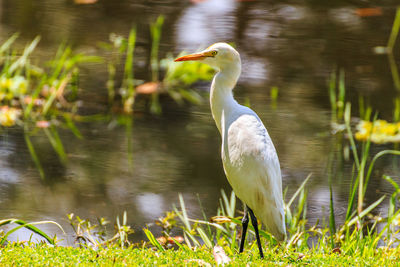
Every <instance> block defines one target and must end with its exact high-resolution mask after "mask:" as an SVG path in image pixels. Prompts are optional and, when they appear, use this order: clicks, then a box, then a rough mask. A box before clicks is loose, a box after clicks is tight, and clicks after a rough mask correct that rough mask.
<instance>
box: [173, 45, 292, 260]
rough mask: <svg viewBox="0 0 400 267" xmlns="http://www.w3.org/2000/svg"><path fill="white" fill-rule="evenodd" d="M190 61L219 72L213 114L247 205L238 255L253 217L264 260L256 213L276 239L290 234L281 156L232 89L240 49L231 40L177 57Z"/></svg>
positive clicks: (230, 174) (231, 177)
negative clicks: (231, 43)
mask: <svg viewBox="0 0 400 267" xmlns="http://www.w3.org/2000/svg"><path fill="white" fill-rule="evenodd" d="M188 60H200V61H202V62H204V63H206V64H208V65H210V66H211V67H213V68H215V69H216V70H217V73H216V74H215V76H214V79H213V81H212V83H211V91H210V106H211V113H212V116H213V118H214V120H215V124H216V125H217V128H218V130H219V132H220V134H221V138H222V146H221V157H222V162H223V167H224V171H225V175H226V177H227V179H228V181H229V183H230V185H231V186H232V188H233V191H234V192H235V194H236V195H237V196H238V198H239V199H241V200H242V201H243V202H244V204H245V207H244V216H243V219H242V237H241V241H240V248H239V253H240V252H243V246H244V241H245V238H246V231H247V226H248V222H249V215H250V218H251V222H252V224H253V227H254V231H255V234H256V239H257V245H258V249H259V252H260V256H261V258H262V257H263V252H262V247H261V241H260V236H259V232H258V225H257V218H256V216H257V217H258V218H260V220H261V222H262V223H264V224H265V226H266V229H267V231H268V232H269V233H271V234H272V235H273V236H274V237H275V238H276V239H277V240H278V241H282V240H284V239H285V234H286V230H285V228H286V227H285V215H284V208H283V207H284V206H283V198H282V177H281V169H280V165H279V159H278V155H277V153H276V150H275V147H274V145H273V143H272V140H271V138H270V136H269V134H268V131H267V129H266V128H265V126H264V124H263V123H262V121H261V120H260V118H259V117H258V116H257V114H256V113H255V112H254V111H253V110H251V109H250V108H248V107H245V106H242V105H240V104H239V103H237V102H236V100H235V99H234V98H233V93H232V90H233V88H234V87H235V85H236V83H237V81H238V79H239V76H240V72H241V61H240V55H239V53H238V52H237V51H236V50H235V49H234V48H233V47H232V46H230V45H229V44H226V43H216V44H213V45H211V46H210V47H208V48H207V49H205V50H204V51H202V52H199V53H195V54H190V55H186V56H182V57H179V58H177V59H175V61H188Z"/></svg>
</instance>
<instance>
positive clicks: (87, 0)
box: [74, 0, 97, 5]
mask: <svg viewBox="0 0 400 267" xmlns="http://www.w3.org/2000/svg"><path fill="white" fill-rule="evenodd" d="M74 2H75V4H78V5H90V4H94V3H97V0H74Z"/></svg>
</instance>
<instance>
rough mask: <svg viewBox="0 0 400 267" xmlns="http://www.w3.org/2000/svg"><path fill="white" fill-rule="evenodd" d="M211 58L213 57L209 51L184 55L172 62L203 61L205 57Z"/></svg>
mask: <svg viewBox="0 0 400 267" xmlns="http://www.w3.org/2000/svg"><path fill="white" fill-rule="evenodd" d="M213 56H214V55H213V54H212V52H211V51H207V52H200V53H196V54H190V55H186V56H183V57H178V58H177V59H175V60H174V61H175V62H177V61H188V60H202V59H205V58H206V57H213Z"/></svg>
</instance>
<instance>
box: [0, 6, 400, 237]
mask: <svg viewBox="0 0 400 267" xmlns="http://www.w3.org/2000/svg"><path fill="white" fill-rule="evenodd" d="M329 3H330V2H323V3H322V2H320V1H280V2H279V3H276V2H275V1H236V0H220V1H218V0H208V1H202V2H201V3H197V4H195V3H191V2H190V1H133V0H130V1H128V0H126V1H122V0H121V1H113V0H108V1H107V0H105V1H99V3H96V4H94V5H86V6H83V5H75V4H74V3H73V2H72V1H67V0H47V1H44V0H43V1H29V0H18V1H16V0H12V1H11V0H0V23H1V24H0V38H1V39H2V40H5V39H6V38H7V37H9V36H10V35H11V34H12V33H14V32H20V35H21V37H20V39H19V45H21V46H22V45H24V44H25V43H26V42H28V41H30V40H31V39H32V38H34V37H35V36H36V35H41V37H42V40H41V43H40V45H39V47H38V50H37V51H36V54H35V55H36V59H37V60H43V59H46V58H49V57H51V56H52V55H53V54H54V53H55V50H56V48H57V47H58V45H59V44H60V43H61V42H63V41H66V42H68V43H69V44H71V45H72V46H73V47H74V48H75V49H76V50H77V51H82V52H85V53H88V54H96V53H100V52H99V50H98V43H99V42H101V41H107V40H108V36H109V34H110V33H112V32H114V33H118V34H123V35H125V36H126V35H127V34H128V32H129V30H130V28H131V27H132V26H133V25H136V26H137V29H138V37H137V38H138V41H137V48H136V51H135V59H136V66H135V68H136V76H137V78H139V79H144V80H146V79H149V77H150V72H149V71H148V63H147V62H148V57H149V54H150V35H149V30H148V25H149V23H150V22H152V21H154V20H155V19H156V18H157V16H158V15H159V14H164V15H165V18H166V20H165V24H164V26H163V34H162V39H161V47H160V54H161V57H164V56H165V55H166V54H167V53H169V52H172V53H174V55H176V54H177V53H178V52H180V51H182V50H185V51H195V50H197V49H198V48H199V47H207V46H208V45H210V44H212V43H214V42H218V41H226V42H234V43H235V44H236V46H237V49H238V51H239V52H240V53H241V57H242V62H243V73H242V76H241V78H240V80H239V84H238V86H237V88H236V89H235V95H236V98H237V99H238V101H239V102H240V103H244V102H248V101H249V102H250V104H251V107H252V108H253V109H254V110H255V111H256V112H257V113H258V114H259V116H260V117H261V119H262V120H263V121H264V123H265V125H266V127H267V129H268V131H269V133H270V135H271V137H272V139H273V141H274V144H275V146H276V149H277V151H278V155H279V158H280V161H281V167H282V172H283V185H284V187H288V192H287V198H288V197H290V196H291V195H292V194H293V192H294V191H295V190H296V188H297V187H298V186H299V185H300V184H301V182H302V181H303V180H304V179H305V177H306V176H307V175H308V174H309V173H311V172H312V173H313V175H312V179H311V180H310V182H309V185H308V189H309V198H308V218H309V221H310V223H314V222H316V220H317V219H320V220H323V217H324V216H326V215H327V214H328V210H329V187H328V179H329V176H330V175H332V176H333V181H334V187H333V190H334V201H335V206H336V210H335V212H336V214H337V216H338V218H339V220H340V219H343V216H344V212H345V209H346V206H345V204H346V199H347V196H348V190H349V184H350V177H351V176H350V172H351V168H352V165H351V163H350V162H346V161H344V162H343V161H341V160H339V159H340V155H341V154H342V152H341V149H339V148H340V147H341V145H340V142H341V139H340V137H338V136H332V135H331V134H330V117H331V115H330V106H329V97H328V86H327V81H328V79H329V75H330V73H331V72H332V70H334V69H335V68H337V69H338V68H343V69H344V70H345V73H346V88H347V92H346V93H347V97H348V99H349V100H351V101H352V102H353V103H357V99H358V96H360V95H361V96H365V97H366V99H367V101H368V102H369V103H370V104H371V105H372V106H373V108H374V109H377V110H379V112H380V117H381V118H383V119H387V120H391V119H392V117H391V114H392V110H393V99H394V98H395V97H396V96H397V95H398V92H397V91H396V89H395V86H394V84H393V79H392V75H391V71H390V68H389V62H388V59H387V57H386V56H385V55H376V54H374V53H373V48H374V47H375V46H382V45H386V43H387V40H388V37H389V35H390V31H391V26H392V22H393V19H394V14H395V1H384V4H383V3H382V2H379V3H378V4H379V5H381V7H382V10H383V15H382V16H377V17H360V16H358V15H356V13H355V10H356V8H360V7H370V6H374V2H373V1H371V2H368V1H367V2H366V1H353V2H348V1H335V3H334V4H329ZM382 5H384V6H382ZM397 51H398V49H395V52H394V53H395V55H396V54H397V55H400V54H399V53H396V52H397ZM397 55H396V59H397V63H399V62H398V61H399V56H397ZM106 71H107V69H106V65H105V64H104V63H103V64H100V63H99V64H91V65H90V66H87V67H86V68H84V69H83V70H82V78H81V87H82V88H83V89H82V92H81V96H82V98H83V100H84V101H83V105H82V109H81V112H82V113H84V114H95V113H101V112H105V110H106V105H105V103H106V94H107V91H106V88H105V82H106V80H105V79H106V77H107V75H106V74H107V73H106ZM208 86H209V84H208V83H204V84H200V85H199V86H197V87H196V88H198V91H199V92H200V93H201V94H202V95H204V99H205V101H204V103H203V104H202V105H199V106H191V105H187V106H183V107H179V106H177V105H175V104H173V103H172V102H170V101H164V102H163V114H162V115H161V116H153V115H151V114H149V113H148V112H143V111H140V112H137V114H136V115H135V116H134V120H132V124H131V126H129V124H128V126H124V125H120V124H117V123H114V122H111V123H110V122H109V121H107V122H92V123H84V124H80V125H79V129H80V130H81V131H82V134H83V136H84V138H83V139H82V140H80V139H78V138H76V137H74V136H73V135H72V133H70V132H69V131H67V130H64V131H63V130H61V132H60V134H61V137H62V140H63V143H64V145H65V148H66V151H67V153H68V162H67V163H66V164H65V165H62V164H61V163H60V161H59V160H58V157H57V155H56V154H55V152H54V151H53V149H52V147H51V145H50V144H49V142H48V140H47V138H46V137H45V136H44V135H41V134H38V135H37V136H35V137H34V138H33V140H32V141H33V143H34V145H35V147H37V149H38V151H37V152H38V154H39V157H40V160H41V162H42V165H43V166H44V170H45V174H46V180H45V181H43V180H42V179H41V178H40V175H39V173H38V171H37V169H36V168H35V165H34V164H33V162H32V160H31V158H30V156H29V152H28V150H27V148H26V145H25V140H24V136H23V132H22V131H21V130H18V129H11V130H2V131H1V132H0V218H11V217H15V218H20V219H24V220H28V221H36V220H55V221H57V222H60V223H61V224H62V225H63V226H65V229H66V230H67V231H68V233H69V234H71V232H72V231H71V229H70V228H68V224H67V221H66V216H65V215H66V214H67V213H71V212H73V213H75V214H77V215H79V216H81V217H82V218H90V219H95V218H97V217H106V218H108V219H109V220H114V218H115V217H116V216H117V215H118V214H122V212H123V211H124V210H126V211H127V212H128V223H129V224H130V225H132V226H133V227H134V228H135V230H136V231H137V234H136V237H137V238H141V237H142V234H141V233H140V229H141V228H142V227H144V226H145V225H146V224H148V223H152V222H153V221H154V220H155V219H157V218H158V217H159V216H162V215H163V213H164V212H165V211H169V210H171V209H172V205H173V204H177V203H178V193H182V194H183V196H184V199H185V201H186V206H187V208H188V210H189V214H190V215H191V216H192V217H195V218H200V214H201V212H200V209H199V205H198V202H197V194H198V195H199V198H200V199H201V202H202V205H203V206H204V208H205V211H206V213H207V214H208V215H210V216H211V215H214V214H215V211H216V208H217V205H218V198H219V197H220V190H221V188H222V189H225V190H226V191H230V189H229V188H230V187H229V185H228V183H227V181H226V179H225V177H224V173H223V170H222V164H221V160H220V156H219V155H220V152H219V146H220V137H219V134H218V132H217V129H216V127H215V125H214V122H213V120H212V118H211V115H210V110H209V106H208V99H207V90H208ZM273 86H277V87H278V88H279V97H278V100H277V102H276V103H272V102H271V99H270V97H269V95H270V90H271V87H273ZM356 106H357V105H356V104H355V108H356ZM386 148H391V146H389V145H387V146H373V149H372V150H373V152H374V153H375V152H377V151H380V150H383V149H386ZM330 158H333V164H334V166H335V168H334V170H335V171H333V172H332V170H331V169H329V168H328V162H329V160H330ZM399 163H400V161H399V159H396V158H393V157H390V156H387V157H386V158H384V159H382V160H380V161H379V162H378V163H377V167H376V172H375V173H374V177H373V180H372V181H371V184H370V190H368V192H367V199H368V201H370V202H372V201H374V200H376V199H377V198H378V197H379V196H381V195H382V194H384V193H385V192H391V190H392V188H391V186H390V185H389V184H388V183H387V182H385V181H383V180H382V179H381V178H380V177H381V175H382V174H383V173H385V174H388V175H392V177H393V178H394V179H395V180H397V181H399V167H398V166H399ZM386 210H387V207H386V204H385V205H383V206H382V208H381V211H382V212H385V211H386ZM41 228H42V229H44V230H47V231H55V229H54V227H53V226H41ZM29 234H30V233H28V232H26V233H25V232H23V231H21V232H20V233H19V235H18V238H19V239H20V240H21V239H25V238H29ZM69 237H70V236H69ZM15 238H17V237H15ZM60 238H64V239H66V240H67V241H68V242H69V243H71V240H70V239H69V238H68V237H62V236H60ZM68 239H69V240H68ZM68 242H66V243H68Z"/></svg>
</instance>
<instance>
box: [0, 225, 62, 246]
mask: <svg viewBox="0 0 400 267" xmlns="http://www.w3.org/2000/svg"><path fill="white" fill-rule="evenodd" d="M41 224H54V225H56V226H57V227H58V228H59V229H60V230H61V231H62V232H63V233H64V234H65V232H64V229H63V228H62V227H61V225H59V224H58V223H56V222H54V221H39V222H26V221H23V220H20V219H3V220H0V246H3V245H4V244H5V243H6V241H7V239H8V237H9V236H10V235H11V234H13V233H15V232H16V231H18V230H20V229H22V228H24V229H27V230H29V231H31V232H32V233H34V234H37V235H38V236H40V237H42V238H44V239H45V240H46V241H47V242H49V243H50V244H52V245H55V244H56V243H57V236H54V237H53V238H51V237H50V236H48V235H47V234H46V233H45V232H43V231H42V230H40V229H39V228H37V227H36V226H35V225H41ZM6 226H8V227H9V228H11V229H8V230H7V231H4V230H3V229H1V228H4V227H6Z"/></svg>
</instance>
